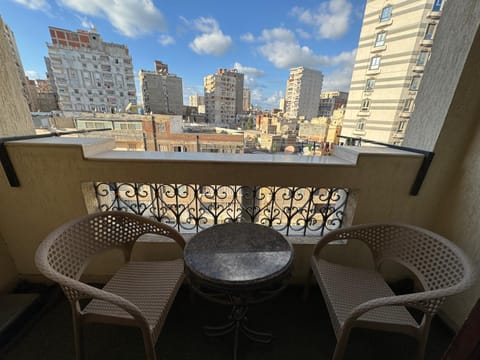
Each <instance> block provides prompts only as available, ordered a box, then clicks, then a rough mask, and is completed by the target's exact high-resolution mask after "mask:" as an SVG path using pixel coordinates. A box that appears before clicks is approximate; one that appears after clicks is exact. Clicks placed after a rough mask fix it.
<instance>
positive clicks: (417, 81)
mask: <svg viewBox="0 0 480 360" xmlns="http://www.w3.org/2000/svg"><path fill="white" fill-rule="evenodd" d="M420 79H421V77H420V76H414V77H413V78H412V82H411V83H410V90H413V91H417V90H418V87H419V86H420Z"/></svg>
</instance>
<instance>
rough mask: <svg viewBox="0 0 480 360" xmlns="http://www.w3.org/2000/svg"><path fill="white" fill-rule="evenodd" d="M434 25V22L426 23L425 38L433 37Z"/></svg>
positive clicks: (430, 38)
mask: <svg viewBox="0 0 480 360" xmlns="http://www.w3.org/2000/svg"><path fill="white" fill-rule="evenodd" d="M435 26H436V24H433V23H432V24H428V25H427V29H426V30H425V36H424V39H425V40H432V39H433V33H434V32H435Z"/></svg>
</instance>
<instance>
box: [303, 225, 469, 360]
mask: <svg viewBox="0 0 480 360" xmlns="http://www.w3.org/2000/svg"><path fill="white" fill-rule="evenodd" d="M338 240H348V241H357V240H359V241H362V242H363V243H364V244H366V245H367V246H368V248H369V249H370V251H371V252H372V255H373V259H374V265H375V270H366V269H359V268H352V267H348V266H343V265H339V264H335V263H332V262H328V261H326V260H324V259H322V257H321V250H322V249H323V248H324V247H325V246H326V245H327V244H328V243H330V242H332V241H338ZM386 262H395V263H398V264H401V265H403V266H404V267H406V268H407V269H408V270H409V271H411V273H412V274H413V275H414V276H415V277H416V280H417V281H418V282H419V284H420V286H421V287H422V288H423V289H421V291H420V292H415V293H410V294H405V295H395V294H394V293H393V291H392V290H391V289H390V287H389V286H388V285H387V283H386V282H385V281H384V279H383V277H382V275H381V274H380V268H381V266H382V264H384V263H386ZM311 270H313V274H314V275H315V278H316V280H317V282H318V284H319V286H320V289H321V292H322V295H323V297H324V299H325V302H326V305H327V308H328V312H329V315H330V320H331V322H332V325H333V328H334V331H335V335H336V337H337V345H336V347H335V353H334V355H333V359H341V358H342V357H343V353H344V351H345V348H346V345H347V342H348V337H349V334H350V331H351V329H352V328H353V327H365V328H370V329H375V330H383V331H392V332H400V333H403V334H407V335H410V336H413V337H415V338H416V339H417V341H418V348H417V349H418V351H417V358H418V359H422V358H423V356H424V351H425V345H426V341H427V338H428V332H429V328H430V322H431V320H432V318H433V316H434V315H435V314H436V313H437V310H438V308H439V307H440V305H441V304H442V303H443V302H444V300H445V298H446V297H447V296H450V295H454V294H457V293H459V292H461V291H464V290H465V289H467V288H468V287H469V286H471V285H472V283H473V282H474V279H475V273H474V270H473V267H472V265H471V263H470V261H469V260H468V258H467V257H466V256H465V255H464V254H463V252H462V251H461V250H460V249H459V248H458V247H457V246H456V245H454V244H453V243H452V242H450V241H448V240H447V239H445V238H443V237H441V236H439V235H437V234H434V233H432V232H430V231H428V230H425V229H422V228H419V227H415V226H409V225H401V224H372V225H358V226H352V227H350V228H344V229H339V230H335V231H332V232H330V233H329V234H327V235H325V236H324V237H323V238H322V239H321V240H320V241H319V242H318V244H317V245H316V247H315V250H314V254H313V256H312V261H311ZM311 275H312V271H310V274H309V279H308V283H307V287H306V294H308V287H309V284H310V281H311ZM406 307H411V308H416V309H419V310H420V311H421V312H422V313H423V316H422V319H421V321H420V323H418V322H417V321H416V320H415V319H414V318H413V317H412V315H411V314H410V312H409V311H408V310H407V309H406Z"/></svg>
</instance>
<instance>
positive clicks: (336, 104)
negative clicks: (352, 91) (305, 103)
mask: <svg viewBox="0 0 480 360" xmlns="http://www.w3.org/2000/svg"><path fill="white" fill-rule="evenodd" d="M347 100H348V93H347V92H343V91H322V93H321V94H320V105H319V107H318V116H326V117H331V116H332V115H333V111H334V110H336V109H339V108H341V107H342V106H345V105H346V104H347Z"/></svg>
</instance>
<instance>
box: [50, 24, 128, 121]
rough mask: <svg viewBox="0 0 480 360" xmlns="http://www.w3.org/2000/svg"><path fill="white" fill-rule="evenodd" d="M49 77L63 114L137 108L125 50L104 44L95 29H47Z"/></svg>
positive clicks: (124, 47)
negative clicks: (50, 41)
mask: <svg viewBox="0 0 480 360" xmlns="http://www.w3.org/2000/svg"><path fill="white" fill-rule="evenodd" d="M49 30H50V36H51V40H52V43H51V44H47V48H48V57H47V58H46V59H45V64H46V66H47V72H48V78H49V80H50V82H51V84H52V87H53V89H55V91H56V92H57V94H58V104H59V107H60V109H61V110H64V111H101V112H105V111H107V112H119V111H124V110H125V108H126V106H127V105H128V104H132V105H136V103H137V96H136V90H135V79H134V76H133V66H132V58H131V56H130V54H129V51H128V47H127V46H125V45H119V44H114V43H108V42H104V41H103V40H102V38H101V36H100V34H99V33H98V32H97V31H96V29H95V28H92V29H91V30H90V31H84V30H77V31H76V32H74V31H70V30H65V29H59V28H55V27H49Z"/></svg>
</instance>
